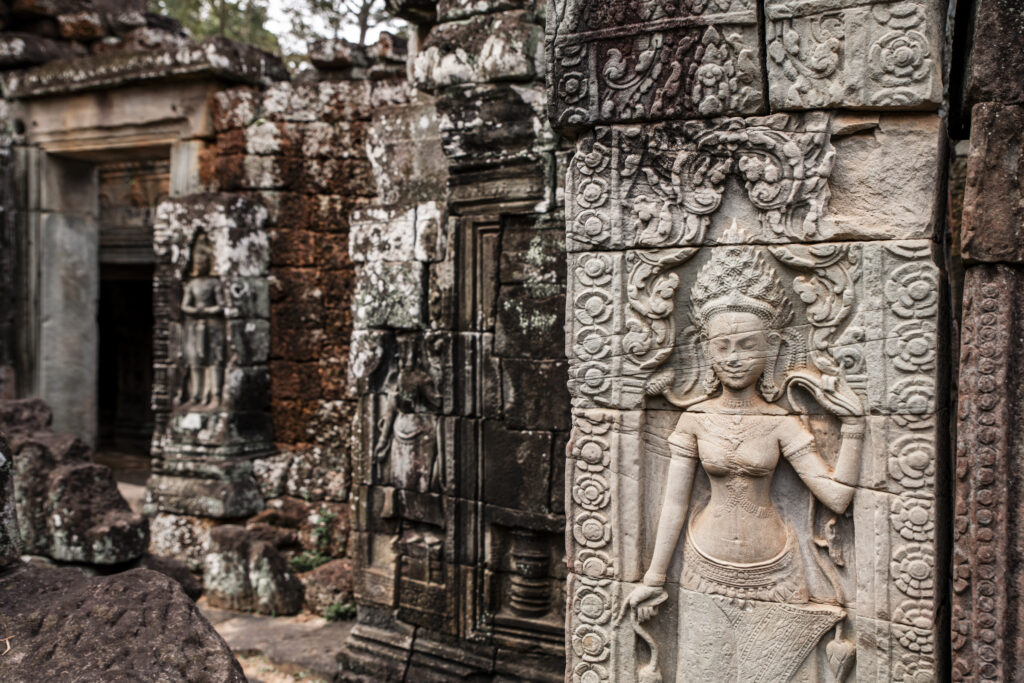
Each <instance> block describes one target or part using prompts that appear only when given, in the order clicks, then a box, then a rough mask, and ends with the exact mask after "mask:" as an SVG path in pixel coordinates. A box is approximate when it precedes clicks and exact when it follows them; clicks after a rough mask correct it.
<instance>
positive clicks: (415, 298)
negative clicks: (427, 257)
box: [353, 261, 425, 330]
mask: <svg viewBox="0 0 1024 683" xmlns="http://www.w3.org/2000/svg"><path fill="white" fill-rule="evenodd" d="M424 285H425V283H424V268H423V264H421V263H417V262H409V261H398V262H394V261H371V262H368V263H366V264H361V265H359V266H357V267H356V295H355V301H354V303H353V317H354V321H353V322H354V324H355V327H356V328H357V329H364V330H365V329H370V328H373V327H388V328H397V329H415V328H417V327H419V326H421V325H422V323H423V294H424V292H423V288H424Z"/></svg>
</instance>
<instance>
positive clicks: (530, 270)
mask: <svg viewBox="0 0 1024 683" xmlns="http://www.w3.org/2000/svg"><path fill="white" fill-rule="evenodd" d="M548 227H549V226H546V225H535V224H534V223H533V221H532V220H528V221H524V222H523V224H506V225H505V228H504V230H503V231H502V239H501V261H500V264H499V270H498V277H499V279H500V281H501V283H502V284H506V283H514V282H515V283H523V284H525V285H526V286H527V287H529V288H546V287H549V286H550V285H552V284H555V283H559V282H565V232H564V228H563V227H562V226H561V225H559V226H558V227H557V229H546V228H548Z"/></svg>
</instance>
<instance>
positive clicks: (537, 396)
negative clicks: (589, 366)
mask: <svg viewBox="0 0 1024 683" xmlns="http://www.w3.org/2000/svg"><path fill="white" fill-rule="evenodd" d="M501 378H502V406H503V409H502V414H503V415H504V417H505V424H507V425H508V426H509V427H511V428H512V429H551V430H554V429H562V430H568V429H569V395H568V392H567V391H566V390H565V387H566V385H567V384H568V379H569V375H568V372H567V368H566V364H565V363H564V362H557V361H539V362H538V361H530V360H522V359H517V358H504V359H502V361H501Z"/></svg>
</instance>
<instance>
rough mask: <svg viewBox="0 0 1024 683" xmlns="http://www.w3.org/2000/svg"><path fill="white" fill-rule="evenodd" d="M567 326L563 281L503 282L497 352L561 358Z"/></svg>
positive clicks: (499, 303)
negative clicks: (505, 283) (511, 283)
mask: <svg viewBox="0 0 1024 683" xmlns="http://www.w3.org/2000/svg"><path fill="white" fill-rule="evenodd" d="M564 325H565V293H564V287H563V286H562V285H561V284H557V283H556V284H549V285H546V286H527V285H503V286H502V287H501V288H500V289H499V290H498V303H497V315H496V318H495V327H494V352H495V354H497V355H499V356H518V357H523V358H534V359H541V358H557V357H559V356H560V355H561V353H562V351H561V347H562V344H561V342H562V340H561V334H560V333H561V331H562V330H563V329H564Z"/></svg>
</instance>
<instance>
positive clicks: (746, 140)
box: [566, 114, 835, 249]
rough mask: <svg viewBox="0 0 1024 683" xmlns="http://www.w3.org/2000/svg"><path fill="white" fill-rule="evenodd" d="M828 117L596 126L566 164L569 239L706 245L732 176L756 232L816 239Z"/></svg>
mask: <svg viewBox="0 0 1024 683" xmlns="http://www.w3.org/2000/svg"><path fill="white" fill-rule="evenodd" d="M828 123H829V121H828V118H827V116H824V115H808V116H804V117H795V116H790V115H786V114H780V115H776V116H770V117H763V118H754V119H738V118H732V119H721V120H715V121H710V122H702V121H689V122H686V123H667V124H661V125H659V126H653V127H647V128H640V127H636V128H611V127H609V128H598V129H596V130H595V132H594V133H593V134H592V135H590V136H589V137H587V138H585V139H584V140H583V141H582V142H581V144H580V150H579V153H578V154H577V155H576V157H575V158H574V159H573V162H572V165H571V166H570V170H569V182H568V191H567V197H566V213H567V214H568V215H567V220H568V226H567V227H568V232H569V248H570V249H622V248H632V247H653V248H657V247H676V246H691V245H700V244H703V243H705V242H706V241H709V239H710V238H709V236H708V234H707V230H708V226H709V225H710V221H711V218H710V217H711V215H712V214H714V213H715V212H716V211H717V210H718V209H719V208H720V207H721V205H722V201H723V197H724V195H725V193H726V189H727V187H728V186H729V184H730V183H733V184H735V185H736V186H737V187H740V188H741V189H742V192H743V194H744V196H745V198H746V200H747V201H748V202H749V204H750V206H751V207H752V208H753V209H754V211H756V214H757V219H758V222H759V223H760V226H759V228H757V234H753V235H751V237H752V238H754V239H756V240H757V241H762V242H763V241H769V242H770V241H775V242H788V241H792V240H794V239H795V240H803V239H814V238H816V237H817V236H818V221H819V219H820V217H821V216H822V214H823V212H824V211H825V209H826V207H827V205H828V199H829V189H828V183H827V182H826V180H827V178H828V176H829V173H830V172H831V170H832V164H833V161H834V158H835V150H834V149H833V148H832V145H831V144H830V142H829V136H828ZM751 227H753V226H751ZM717 237H718V239H719V240H721V239H722V236H721V235H719V236H717Z"/></svg>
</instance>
